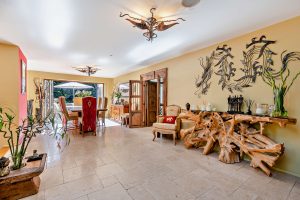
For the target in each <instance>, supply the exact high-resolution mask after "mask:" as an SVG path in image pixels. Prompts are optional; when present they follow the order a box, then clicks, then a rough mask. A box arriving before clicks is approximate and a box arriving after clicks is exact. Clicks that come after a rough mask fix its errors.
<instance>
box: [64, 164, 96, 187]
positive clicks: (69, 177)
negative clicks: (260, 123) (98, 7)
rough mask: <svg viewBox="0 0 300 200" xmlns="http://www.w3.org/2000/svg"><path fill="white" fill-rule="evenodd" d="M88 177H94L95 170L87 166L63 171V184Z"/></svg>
mask: <svg viewBox="0 0 300 200" xmlns="http://www.w3.org/2000/svg"><path fill="white" fill-rule="evenodd" d="M89 175H95V170H94V168H93V167H92V166H89V165H88V164H85V165H81V166H78V167H74V168H70V169H64V170H63V178H64V183H67V182H70V181H73V180H76V179H79V178H83V177H86V176H89Z"/></svg>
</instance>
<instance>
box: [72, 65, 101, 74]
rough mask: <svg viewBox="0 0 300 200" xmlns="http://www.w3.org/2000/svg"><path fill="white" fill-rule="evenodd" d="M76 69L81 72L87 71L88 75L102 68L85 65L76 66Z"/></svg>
mask: <svg viewBox="0 0 300 200" xmlns="http://www.w3.org/2000/svg"><path fill="white" fill-rule="evenodd" d="M74 69H76V70H77V71H79V72H82V73H85V74H87V75H88V76H91V75H92V74H95V73H96V72H97V71H99V70H100V69H99V68H97V67H93V66H88V65H87V66H83V67H74Z"/></svg>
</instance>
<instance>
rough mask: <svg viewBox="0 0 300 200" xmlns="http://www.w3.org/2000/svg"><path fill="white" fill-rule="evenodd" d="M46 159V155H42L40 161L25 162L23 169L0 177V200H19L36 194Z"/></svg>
mask: <svg viewBox="0 0 300 200" xmlns="http://www.w3.org/2000/svg"><path fill="white" fill-rule="evenodd" d="M46 158H47V154H43V158H42V160H38V161H32V162H27V163H26V166H25V167H23V168H21V169H18V170H14V171H11V172H10V174H9V175H8V176H5V177H0V199H20V198H23V197H27V196H30V195H34V194H36V193H38V191H39V187H40V177H39V175H40V174H41V173H42V172H43V171H44V167H45V163H46Z"/></svg>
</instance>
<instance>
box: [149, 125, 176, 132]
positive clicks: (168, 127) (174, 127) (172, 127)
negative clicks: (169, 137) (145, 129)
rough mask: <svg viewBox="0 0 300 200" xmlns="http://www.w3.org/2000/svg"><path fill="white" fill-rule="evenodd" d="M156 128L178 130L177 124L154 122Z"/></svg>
mask: <svg viewBox="0 0 300 200" xmlns="http://www.w3.org/2000/svg"><path fill="white" fill-rule="evenodd" d="M153 127H154V128H159V129H165V130H174V131H175V130H176V124H167V123H154V124H153Z"/></svg>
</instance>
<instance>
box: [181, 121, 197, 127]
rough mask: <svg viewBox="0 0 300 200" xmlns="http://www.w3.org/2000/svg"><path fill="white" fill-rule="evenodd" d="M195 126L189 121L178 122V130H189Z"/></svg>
mask: <svg viewBox="0 0 300 200" xmlns="http://www.w3.org/2000/svg"><path fill="white" fill-rule="evenodd" d="M193 126H195V122H194V121H192V120H189V119H181V120H180V128H181V129H189V128H192V127H193Z"/></svg>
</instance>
